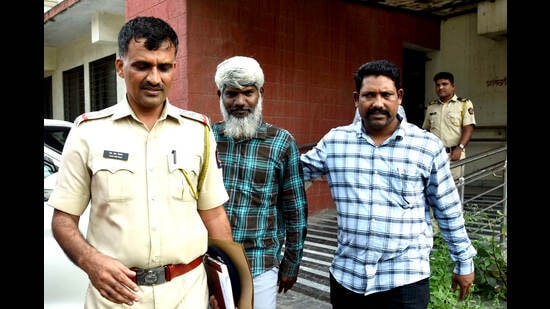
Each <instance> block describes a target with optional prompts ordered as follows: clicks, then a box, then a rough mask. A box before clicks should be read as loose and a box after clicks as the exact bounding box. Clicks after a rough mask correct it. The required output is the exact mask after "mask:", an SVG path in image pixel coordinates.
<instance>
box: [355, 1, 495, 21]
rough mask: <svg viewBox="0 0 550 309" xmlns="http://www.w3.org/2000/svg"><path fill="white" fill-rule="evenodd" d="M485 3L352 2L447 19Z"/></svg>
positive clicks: (475, 9)
mask: <svg viewBox="0 0 550 309" xmlns="http://www.w3.org/2000/svg"><path fill="white" fill-rule="evenodd" d="M485 1H487V0H354V1H353V2H360V3H363V4H367V5H371V6H378V7H386V8H391V9H397V10H402V11H406V12H412V13H415V14H420V15H425V16H433V17H437V18H440V19H447V18H450V17H454V16H459V15H463V14H468V13H472V12H476V11H477V4H478V3H479V2H485ZM488 1H491V2H492V1H495V0H488Z"/></svg>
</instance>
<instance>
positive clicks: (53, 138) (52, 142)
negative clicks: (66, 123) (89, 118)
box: [44, 126, 71, 153]
mask: <svg viewBox="0 0 550 309" xmlns="http://www.w3.org/2000/svg"><path fill="white" fill-rule="evenodd" d="M70 130H71V128H70V127H57V126H50V127H44V144H46V145H48V146H50V147H51V148H53V149H55V150H56V151H58V152H59V153H61V152H62V151H63V145H65V140H66V139H67V136H68V135H69V131H70Z"/></svg>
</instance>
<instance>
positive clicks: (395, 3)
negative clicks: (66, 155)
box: [44, 0, 494, 47]
mask: <svg viewBox="0 0 550 309" xmlns="http://www.w3.org/2000/svg"><path fill="white" fill-rule="evenodd" d="M348 1H350V2H357V3H362V4H364V5H369V6H376V7H383V8H389V9H395V10H400V11H404V12H408V13H413V14H420V15H424V16H431V17H435V18H439V19H447V18H450V17H454V16H458V15H463V14H468V13H471V12H476V10H477V4H478V3H479V2H484V1H487V0H348ZM489 1H494V0H489ZM57 2H58V3H59V4H58V5H57V6H53V7H52V8H51V9H49V8H50V7H51V3H52V0H45V1H44V47H57V46H60V45H62V44H65V43H67V42H71V41H74V40H76V39H77V38H78V37H80V36H83V35H89V33H90V31H91V20H92V15H93V13H94V12H96V11H101V12H105V13H110V14H114V15H125V11H126V8H125V5H126V1H125V0H79V1H73V2H74V4H73V5H72V6H70V7H68V8H66V9H62V7H63V4H65V3H66V2H68V1H57Z"/></svg>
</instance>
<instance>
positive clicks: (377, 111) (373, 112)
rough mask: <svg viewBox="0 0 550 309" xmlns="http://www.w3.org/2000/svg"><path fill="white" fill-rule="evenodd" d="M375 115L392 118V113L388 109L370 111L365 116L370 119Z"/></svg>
mask: <svg viewBox="0 0 550 309" xmlns="http://www.w3.org/2000/svg"><path fill="white" fill-rule="evenodd" d="M375 113H380V114H384V115H386V116H388V117H390V112H389V111H388V110H387V109H381V108H373V109H369V110H368V111H367V113H366V115H365V116H366V117H368V116H370V115H373V114H375Z"/></svg>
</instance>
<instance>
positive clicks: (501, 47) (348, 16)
mask: <svg viewBox="0 0 550 309" xmlns="http://www.w3.org/2000/svg"><path fill="white" fill-rule="evenodd" d="M496 1H497V2H501V1H505V0H496ZM497 4H498V3H497ZM499 5H500V4H499ZM499 7H501V6H499ZM125 9H126V16H125V18H123V19H122V22H123V21H124V20H128V19H130V18H132V17H135V16H137V15H153V16H159V17H162V18H164V19H166V20H167V21H168V22H169V23H170V24H171V25H172V26H173V27H174V28H175V29H176V31H177V32H178V35H179V38H180V49H179V52H178V56H177V63H178V66H177V73H176V82H175V84H174V86H173V89H172V92H171V95H170V100H171V101H172V102H173V103H174V104H175V105H178V106H180V107H183V108H189V109H192V110H196V111H199V112H203V113H205V114H207V115H208V116H210V117H211V119H212V120H213V121H218V120H221V116H220V112H219V105H218V100H217V97H216V87H215V84H214V81H213V75H214V72H215V69H216V65H217V63H219V62H221V61H222V60H223V59H225V58H226V57H230V56H233V55H237V54H240V55H246V56H253V57H256V58H257V59H258V60H259V61H260V63H261V65H262V67H263V68H264V71H265V75H266V83H265V98H266V100H265V118H266V119H267V121H269V122H271V123H273V124H276V125H279V126H281V127H284V128H286V129H288V130H289V131H290V132H292V133H293V134H294V136H295V137H296V139H297V141H298V143H299V144H300V145H303V144H309V143H315V142H317V141H318V140H319V139H320V138H321V137H322V136H323V134H325V133H326V132H327V131H328V130H329V129H330V128H332V127H335V126H338V125H343V124H347V123H349V122H351V121H352V119H353V114H354V106H353V100H352V91H353V88H354V85H353V79H352V73H353V71H354V70H355V69H356V68H357V67H358V66H359V65H360V64H362V63H364V62H366V61H369V60H373V59H379V58H387V59H389V60H391V61H393V62H395V63H396V64H398V65H400V66H401V65H402V49H403V47H404V46H407V47H413V48H418V50H421V51H427V56H428V57H429V58H430V59H431V60H430V61H428V62H427V63H426V80H425V97H426V98H427V99H430V98H432V97H433V96H434V88H433V81H432V80H431V78H432V76H433V74H435V72H437V71H440V70H449V71H452V72H453V73H454V74H455V77H456V82H457V93H458V94H459V95H463V96H468V97H470V98H471V99H472V100H473V102H474V104H475V108H476V118H477V121H478V127H480V126H487V125H496V126H505V125H506V123H507V110H506V107H507V105H506V100H507V85H506V82H505V81H506V77H507V62H506V59H507V54H506V48H507V40H506V37H505V36H502V35H500V36H498V35H497V36H496V37H495V38H490V37H488V36H484V35H480V34H478V33H477V28H478V26H479V25H478V22H479V18H480V17H478V16H477V14H475V13H472V14H468V15H463V16H458V17H454V18H450V19H448V20H444V21H442V22H441V26H440V23H439V21H436V20H430V19H426V18H420V17H415V16H411V15H406V14H403V13H399V12H396V11H384V10H382V9H378V8H372V7H368V6H364V5H361V4H359V3H352V2H350V1H339V0H302V1H290V0H279V1H258V0H256V1H253V0H239V1H237V0H234V1H233V0H232V1H223V0H188V1H182V0H155V1H148V0H127V1H126V8H125ZM496 20H501V19H496ZM122 22H121V23H120V26H121V25H122ZM120 26H119V27H118V28H120ZM497 34H499V33H497ZM116 49H117V47H116V44H110V45H109V44H97V43H96V44H92V43H91V37H90V36H88V35H86V36H83V37H81V38H80V39H79V40H78V41H76V42H70V43H68V44H66V45H65V46H61V47H58V48H56V49H49V48H45V49H44V76H45V77H46V76H52V77H53V78H52V82H53V86H52V88H53V89H52V92H53V102H54V103H53V105H54V106H53V109H54V118H58V119H63V116H62V114H63V95H62V72H63V71H64V70H67V69H70V68H73V67H75V66H78V65H81V64H84V65H85V68H86V72H85V78H86V80H85V85H86V110H89V90H88V89H87V88H88V84H89V83H88V71H87V64H88V63H89V62H90V61H93V60H97V59H98V58H102V57H104V56H107V55H110V54H113V53H116ZM117 91H118V98H119V99H121V98H122V97H123V96H124V95H125V86H124V81H123V80H122V79H120V78H118V79H117ZM505 134H506V132H505V130H485V129H481V128H480V129H476V131H475V133H474V137H477V138H484V137H499V136H503V135H504V138H505ZM496 144H498V145H502V144H505V143H504V142H500V143H494V142H472V143H471V145H469V147H468V154H469V155H470V154H475V153H479V152H480V151H482V150H484V149H487V148H494V147H496V146H498V145H496ZM467 168H468V166H467ZM308 199H309V201H310V213H315V212H318V211H319V210H321V209H324V208H330V207H334V205H333V203H332V198H331V197H330V192H329V190H328V187H327V186H326V182H315V184H314V185H313V186H312V187H311V188H310V189H309V190H308Z"/></svg>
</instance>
